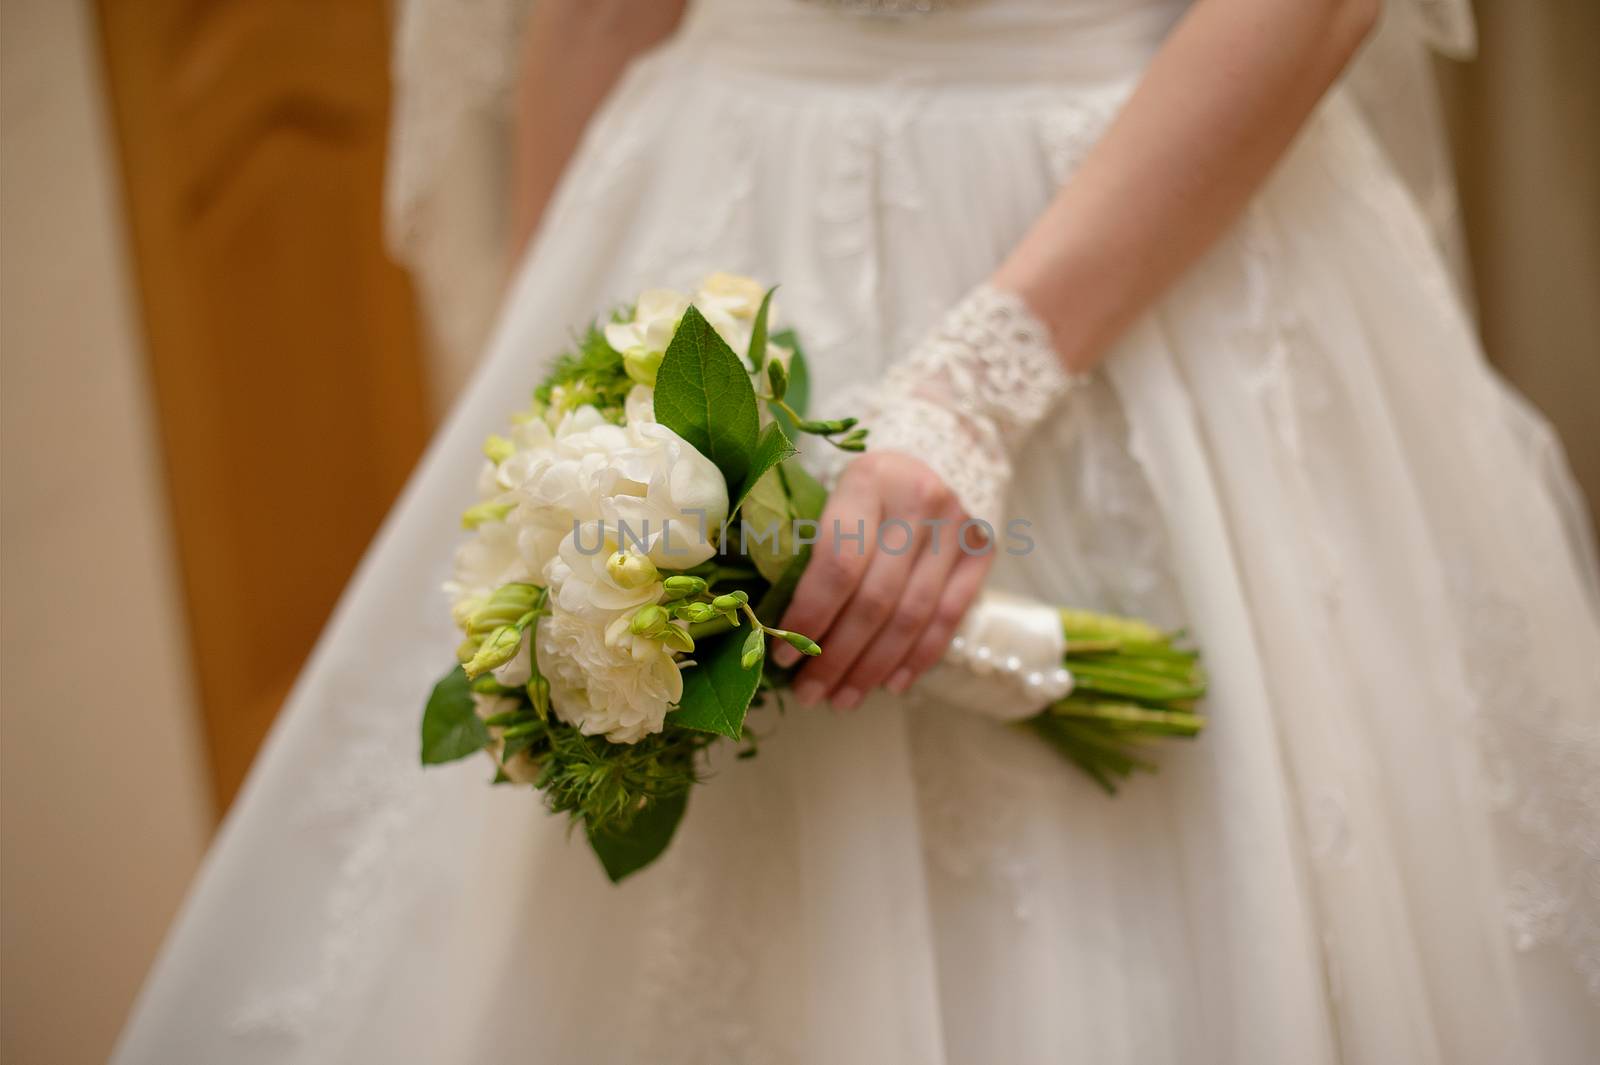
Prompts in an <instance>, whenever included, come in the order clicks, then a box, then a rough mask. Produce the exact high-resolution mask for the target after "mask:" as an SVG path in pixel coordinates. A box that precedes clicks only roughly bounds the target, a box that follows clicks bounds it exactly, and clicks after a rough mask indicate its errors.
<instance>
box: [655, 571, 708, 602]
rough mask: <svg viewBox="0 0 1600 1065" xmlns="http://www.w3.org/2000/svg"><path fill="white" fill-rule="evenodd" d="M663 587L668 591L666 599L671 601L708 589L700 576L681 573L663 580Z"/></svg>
mask: <svg viewBox="0 0 1600 1065" xmlns="http://www.w3.org/2000/svg"><path fill="white" fill-rule="evenodd" d="M661 587H662V589H663V590H664V591H665V592H666V595H665V600H666V601H667V602H669V603H670V602H672V601H673V600H674V599H687V598H688V597H689V596H691V595H699V594H700V593H702V592H704V591H705V590H706V582H705V580H704V579H703V578H700V577H687V576H684V575H683V574H679V575H678V576H676V577H668V578H667V579H666V580H665V581H662V582H661Z"/></svg>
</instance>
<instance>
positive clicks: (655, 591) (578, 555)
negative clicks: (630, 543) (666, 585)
mask: <svg viewBox="0 0 1600 1065" xmlns="http://www.w3.org/2000/svg"><path fill="white" fill-rule="evenodd" d="M619 544H620V541H619V539H618V537H617V534H616V532H615V531H614V530H608V529H606V528H604V526H603V523H601V522H589V523H587V524H585V525H580V526H579V527H577V528H576V529H573V530H572V532H571V533H569V534H568V535H567V537H566V538H565V539H564V540H562V541H561V550H560V551H559V553H558V554H557V556H556V557H555V558H554V559H551V561H550V564H549V565H548V566H546V567H545V571H544V574H545V581H546V583H547V584H548V586H549V588H550V590H551V592H552V593H553V594H554V596H555V602H556V604H557V605H559V606H560V607H561V608H562V609H563V610H565V611H567V612H569V613H572V614H586V615H590V616H595V617H601V618H603V619H604V620H610V619H611V618H613V617H615V616H616V615H617V614H618V613H619V612H621V611H627V612H629V613H632V612H633V611H634V610H637V609H638V608H639V607H641V606H644V605H645V604H646V603H654V602H655V601H656V600H658V599H660V598H661V582H660V581H659V580H653V581H648V582H646V583H644V584H642V585H639V586H637V587H633V588H628V587H625V586H624V585H623V584H621V583H619V582H618V581H617V579H616V577H615V576H614V575H613V573H612V567H611V565H610V561H611V556H612V555H613V554H614V553H616V551H617V550H618V547H619Z"/></svg>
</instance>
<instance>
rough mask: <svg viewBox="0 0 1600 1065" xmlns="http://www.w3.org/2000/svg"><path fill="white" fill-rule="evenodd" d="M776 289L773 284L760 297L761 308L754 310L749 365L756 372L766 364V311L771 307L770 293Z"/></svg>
mask: <svg viewBox="0 0 1600 1065" xmlns="http://www.w3.org/2000/svg"><path fill="white" fill-rule="evenodd" d="M776 291H778V286H777V285H773V286H772V287H771V288H769V289H767V294H766V295H764V296H762V297H761V309H760V310H758V311H757V312H756V320H755V322H754V323H752V325H751V329H750V352H749V356H750V366H751V368H752V369H754V370H755V371H756V372H757V373H759V372H760V371H761V369H762V368H763V367H764V366H766V365H767V312H768V311H769V310H770V309H771V307H772V294H773V293H774V292H776Z"/></svg>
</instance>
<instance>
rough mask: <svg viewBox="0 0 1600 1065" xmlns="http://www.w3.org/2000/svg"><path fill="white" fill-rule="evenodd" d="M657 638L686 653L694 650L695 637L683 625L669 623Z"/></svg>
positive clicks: (675, 649)
mask: <svg viewBox="0 0 1600 1065" xmlns="http://www.w3.org/2000/svg"><path fill="white" fill-rule="evenodd" d="M657 638H658V639H660V641H661V642H662V643H664V644H666V645H667V646H668V647H670V648H672V649H673V650H674V651H682V652H683V653H684V654H688V653H689V652H690V651H693V650H694V637H693V636H690V635H689V630H688V629H686V628H684V627H683V626H682V625H667V626H666V627H664V628H663V629H662V630H661V632H660V634H659V636H658V637H657Z"/></svg>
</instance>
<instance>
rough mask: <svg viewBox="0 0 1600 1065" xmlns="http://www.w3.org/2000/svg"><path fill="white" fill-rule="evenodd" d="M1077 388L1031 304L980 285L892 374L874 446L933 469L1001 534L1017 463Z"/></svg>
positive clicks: (875, 418)
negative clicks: (1032, 435) (1028, 440)
mask: <svg viewBox="0 0 1600 1065" xmlns="http://www.w3.org/2000/svg"><path fill="white" fill-rule="evenodd" d="M1074 380H1075V378H1073V377H1071V376H1070V375H1068V374H1067V372H1066V370H1065V369H1064V368H1063V367H1062V365H1061V360H1060V359H1059V358H1058V357H1057V356H1056V353H1055V349H1054V348H1052V347H1051V345H1050V334H1049V331H1048V330H1047V329H1046V327H1045V325H1044V323H1042V322H1040V321H1039V319H1038V318H1036V317H1035V316H1034V315H1033V312H1032V311H1030V310H1028V308H1027V306H1026V305H1025V304H1024V303H1023V302H1022V300H1021V299H1020V298H1019V297H1017V296H1015V295H1013V294H1012V293H1009V292H1002V291H1000V290H998V289H996V288H994V287H992V286H990V285H987V284H985V285H980V286H979V287H978V288H976V289H974V290H973V291H972V292H971V293H970V294H969V295H968V296H967V297H966V298H965V299H963V300H962V301H961V302H960V303H959V304H957V305H956V307H955V308H954V309H953V310H952V311H951V312H950V313H949V314H948V315H947V316H946V317H945V319H944V321H942V322H941V323H940V324H939V325H938V326H937V327H936V328H935V329H934V330H933V331H932V332H931V333H929V334H928V336H927V337H926V338H924V339H923V341H922V342H921V343H920V344H919V345H918V346H917V347H916V349H915V350H913V351H912V353H911V354H910V355H909V356H908V357H907V358H906V359H905V360H904V361H902V362H900V363H898V364H896V365H895V366H894V368H893V369H891V370H890V371H889V373H888V374H887V375H886V377H885V379H884V384H883V390H882V392H881V393H880V395H879V396H878V397H877V399H876V401H875V403H874V405H873V410H872V411H871V413H870V414H869V417H868V419H867V420H868V424H869V425H870V427H871V430H872V433H871V436H870V438H869V445H870V446H871V447H872V449H873V450H878V451H898V452H902V453H905V454H908V455H913V456H915V457H917V458H919V459H921V460H922V461H923V462H926V463H927V464H928V465H929V466H930V467H932V468H933V470H934V472H935V473H937V474H939V476H940V477H942V478H943V479H944V481H945V483H946V484H947V485H949V487H950V490H951V491H952V492H954V493H955V494H956V498H958V499H959V500H960V501H961V505H962V507H963V509H965V510H966V512H967V513H968V514H970V515H971V516H972V517H974V518H977V519H979V520H982V521H986V522H988V523H989V525H990V527H991V528H992V529H993V528H1000V527H1001V525H1002V520H1001V506H1002V504H1003V503H1004V501H1005V495H1006V490H1007V488H1008V487H1009V485H1010V481H1011V457H1012V455H1014V454H1015V453H1016V451H1017V449H1018V448H1019V447H1020V446H1021V444H1022V441H1023V439H1024V438H1025V437H1026V436H1027V435H1028V433H1029V432H1030V431H1031V430H1032V429H1033V427H1034V426H1035V425H1037V424H1038V423H1039V421H1040V420H1041V419H1042V418H1044V416H1045V414H1046V413H1048V412H1049V410H1050V408H1051V407H1052V406H1053V405H1054V404H1055V402H1056V401H1057V400H1058V399H1060V398H1061V396H1062V395H1063V394H1064V393H1065V392H1066V391H1067V389H1068V388H1069V387H1071V385H1072V384H1073V382H1074Z"/></svg>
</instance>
